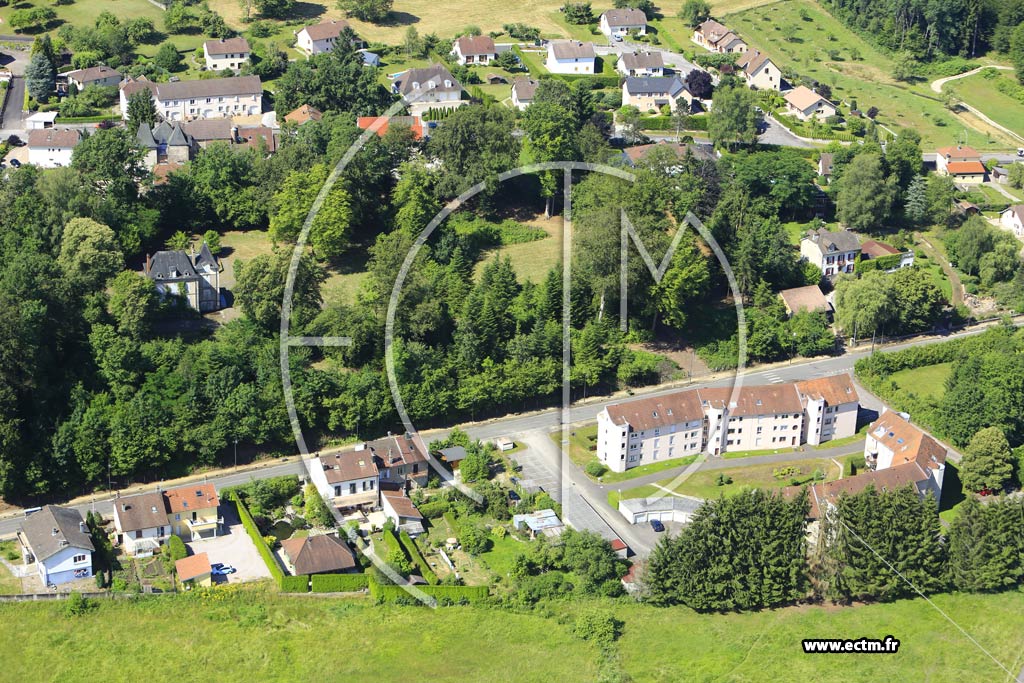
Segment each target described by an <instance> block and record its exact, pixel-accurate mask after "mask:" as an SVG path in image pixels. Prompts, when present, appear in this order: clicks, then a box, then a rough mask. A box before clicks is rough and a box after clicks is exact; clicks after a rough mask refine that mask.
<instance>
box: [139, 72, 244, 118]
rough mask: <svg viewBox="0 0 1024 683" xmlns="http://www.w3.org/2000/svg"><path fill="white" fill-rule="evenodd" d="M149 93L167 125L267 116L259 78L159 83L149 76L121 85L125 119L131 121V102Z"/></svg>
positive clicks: (242, 77) (234, 77)
mask: <svg viewBox="0 0 1024 683" xmlns="http://www.w3.org/2000/svg"><path fill="white" fill-rule="evenodd" d="M143 90H149V91H150V93H151V94H152V96H153V102H154V104H155V105H156V112H157V114H158V115H159V116H160V117H161V118H163V119H164V120H165V121H172V122H173V121H191V120H193V119H214V118H230V117H232V116H255V115H257V114H261V113H262V112H263V84H262V83H261V82H260V79H259V76H233V77H231V78H203V79H199V80H195V81H176V82H173V83H171V82H167V83H157V82H155V81H151V80H149V79H148V78H146V77H145V76H139V77H138V78H128V79H126V80H125V81H124V82H123V83H122V84H121V118H123V119H125V120H127V119H128V98H129V97H131V96H132V95H133V94H135V93H137V92H140V91H143Z"/></svg>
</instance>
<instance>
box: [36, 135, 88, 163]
mask: <svg viewBox="0 0 1024 683" xmlns="http://www.w3.org/2000/svg"><path fill="white" fill-rule="evenodd" d="M81 141H82V132H81V131H79V130H72V129H70V128H63V129H58V128H42V129H36V130H30V131H29V132H28V163H30V164H34V165H35V166H39V167H40V168H56V167H57V166H70V165H71V157H72V155H73V154H74V151H75V147H77V146H78V143H79V142H81Z"/></svg>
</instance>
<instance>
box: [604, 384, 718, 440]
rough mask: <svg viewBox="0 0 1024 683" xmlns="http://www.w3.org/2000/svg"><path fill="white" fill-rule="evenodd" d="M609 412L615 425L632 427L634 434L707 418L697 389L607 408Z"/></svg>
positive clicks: (612, 405) (614, 404) (616, 404)
mask: <svg viewBox="0 0 1024 683" xmlns="http://www.w3.org/2000/svg"><path fill="white" fill-rule="evenodd" d="M607 411H608V417H610V418H611V420H612V422H613V423H615V424H617V425H619V426H620V427H621V426H624V425H627V424H628V425H629V426H630V428H631V429H632V430H634V431H646V430H650V429H654V428H655V427H667V426H668V425H672V424H679V423H682V422H693V421H696V420H700V419H702V418H703V417H704V411H703V409H702V408H701V405H700V396H699V395H698V394H697V390H695V389H687V390H684V391H674V392H672V393H671V394H666V395H664V396H652V397H650V398H641V399H637V400H633V401H626V402H625V403H612V404H611V405H609V406H608V407H607Z"/></svg>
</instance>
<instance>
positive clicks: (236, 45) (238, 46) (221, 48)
mask: <svg viewBox="0 0 1024 683" xmlns="http://www.w3.org/2000/svg"><path fill="white" fill-rule="evenodd" d="M249 53H250V49H249V41H248V40H246V39H245V38H243V37H241V36H237V37H235V38H221V39H220V40H208V41H206V42H205V43H203V59H204V60H205V62H206V68H207V69H208V70H210V71H223V70H224V69H231V70H232V71H238V70H239V69H241V68H242V67H243V66H245V65H246V64H248V63H249Z"/></svg>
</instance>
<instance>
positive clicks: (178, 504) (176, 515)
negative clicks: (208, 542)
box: [164, 482, 224, 541]
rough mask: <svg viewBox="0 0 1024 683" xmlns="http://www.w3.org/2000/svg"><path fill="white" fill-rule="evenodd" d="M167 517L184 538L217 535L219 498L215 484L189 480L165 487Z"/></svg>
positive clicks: (190, 538)
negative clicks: (196, 482)
mask: <svg viewBox="0 0 1024 683" xmlns="http://www.w3.org/2000/svg"><path fill="white" fill-rule="evenodd" d="M164 501H165V502H166V505H167V521H168V522H169V523H170V525H171V527H172V529H173V533H174V535H176V536H180V537H181V538H182V539H183V540H185V541H199V540H202V539H204V538H214V537H216V536H217V535H218V534H219V533H220V527H221V525H222V524H223V523H224V518H223V517H221V516H220V512H219V509H220V498H218V497H217V489H216V488H214V486H213V484H211V483H209V482H207V483H203V484H189V485H185V486H178V487H177V488H173V489H167V490H166V491H164Z"/></svg>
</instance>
